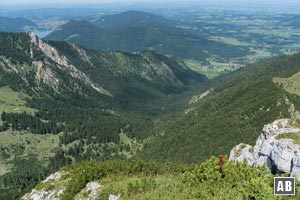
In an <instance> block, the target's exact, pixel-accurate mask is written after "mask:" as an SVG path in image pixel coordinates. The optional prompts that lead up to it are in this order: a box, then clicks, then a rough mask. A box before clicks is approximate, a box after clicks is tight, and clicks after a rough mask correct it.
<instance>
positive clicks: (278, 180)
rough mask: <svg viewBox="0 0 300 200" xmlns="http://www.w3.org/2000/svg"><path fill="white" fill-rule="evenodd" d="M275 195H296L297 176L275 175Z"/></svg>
mask: <svg viewBox="0 0 300 200" xmlns="http://www.w3.org/2000/svg"><path fill="white" fill-rule="evenodd" d="M274 195H295V177H274Z"/></svg>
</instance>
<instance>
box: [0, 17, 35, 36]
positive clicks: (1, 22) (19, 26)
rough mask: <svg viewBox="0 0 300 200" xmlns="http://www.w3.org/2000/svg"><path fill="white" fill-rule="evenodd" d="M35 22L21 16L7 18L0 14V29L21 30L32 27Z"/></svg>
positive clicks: (8, 30) (5, 30)
mask: <svg viewBox="0 0 300 200" xmlns="http://www.w3.org/2000/svg"><path fill="white" fill-rule="evenodd" d="M34 26H36V24H35V23H33V22H31V21H29V20H27V19H22V18H8V17H1V16H0V31H4V32H23V31H25V28H26V27H34Z"/></svg>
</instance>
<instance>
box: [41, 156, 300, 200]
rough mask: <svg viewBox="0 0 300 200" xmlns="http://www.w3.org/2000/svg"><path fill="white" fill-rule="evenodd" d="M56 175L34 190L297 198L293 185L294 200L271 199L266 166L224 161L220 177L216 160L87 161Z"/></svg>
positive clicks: (68, 194) (67, 194) (69, 195)
mask: <svg viewBox="0 0 300 200" xmlns="http://www.w3.org/2000/svg"><path fill="white" fill-rule="evenodd" d="M60 172H61V173H62V174H63V175H62V177H61V178H60V180H58V181H52V182H44V183H42V184H39V185H38V186H37V187H36V189H38V190H52V189H53V188H55V187H57V186H60V185H64V192H63V194H62V195H61V196H59V198H60V199H62V200H69V199H73V198H74V197H76V196H78V193H80V191H82V189H83V188H84V187H85V185H86V184H87V183H88V182H91V181H96V182H98V183H100V184H101V190H99V193H98V197H99V199H108V196H109V195H110V194H115V195H120V199H131V200H135V199H136V200H137V199H153V200H156V199H165V200H174V199H182V200H183V199H236V200H238V199H249V200H250V199H256V200H264V199H288V198H292V199H298V198H299V197H300V195H299V194H300V193H299V192H300V191H299V184H298V183H297V184H298V185H297V187H296V188H298V190H297V191H296V196H293V197H278V196H277V197H275V196H274V195H273V175H271V174H270V173H269V171H268V170H267V169H266V168H265V167H258V168H256V167H254V168H252V167H250V166H249V165H247V164H246V163H234V162H230V161H226V164H225V167H224V169H223V172H221V171H220V166H219V160H218V158H215V157H211V158H210V159H208V160H207V161H206V162H204V163H202V164H200V165H185V164H180V163H177V164H174V163H173V164H172V163H165V164H157V163H155V162H147V163H146V162H143V161H141V160H134V161H131V162H124V161H107V162H99V163H97V162H92V161H90V162H82V163H77V164H73V165H69V166H66V167H64V168H62V169H61V170H60ZM283 176H285V175H283ZM62 183H63V184H62ZM51 185H52V186H51ZM59 189H60V188H56V190H59ZM87 195H88V194H86V196H87ZM75 199H76V198H75Z"/></svg>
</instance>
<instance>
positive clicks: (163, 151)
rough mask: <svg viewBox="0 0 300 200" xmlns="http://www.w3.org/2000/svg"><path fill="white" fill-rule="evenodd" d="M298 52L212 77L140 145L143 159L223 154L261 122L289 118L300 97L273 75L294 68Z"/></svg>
mask: <svg viewBox="0 0 300 200" xmlns="http://www.w3.org/2000/svg"><path fill="white" fill-rule="evenodd" d="M299 65H300V54H296V55H292V56H280V57H275V58H272V59H269V60H266V61H264V62H260V63H257V64H254V65H251V66H248V67H246V68H245V69H241V70H238V71H236V72H233V73H231V74H229V75H226V76H223V77H220V78H217V79H215V80H214V81H213V82H212V83H210V84H208V85H207V88H206V89H205V90H202V91H201V92H199V93H200V94H199V95H198V96H194V97H193V98H191V100H190V102H189V104H188V106H187V109H186V110H185V111H184V112H182V113H181V114H178V115H176V116H174V117H173V118H170V119H165V120H166V123H165V124H167V125H166V126H165V127H164V128H162V129H161V130H160V132H159V131H158V132H157V136H156V138H155V139H153V140H152V141H150V142H149V144H148V145H145V146H144V150H143V156H144V158H145V159H157V160H166V159H168V160H172V161H184V162H201V161H203V160H204V159H205V158H207V157H208V156H210V155H219V154H228V153H229V151H230V150H231V148H232V147H233V146H235V145H237V144H239V143H240V142H241V141H243V142H245V143H248V144H254V143H255V140H256V138H257V136H258V135H259V133H260V131H261V129H262V127H263V125H264V124H268V123H270V122H273V121H274V120H275V119H281V118H291V116H293V114H291V113H292V112H295V109H296V110H299V108H300V97H299V96H297V95H295V94H291V93H288V92H287V91H285V90H284V89H282V88H281V86H280V85H279V84H276V83H274V82H273V81H272V80H273V77H281V78H289V77H291V76H292V75H294V74H296V73H297V72H299Z"/></svg>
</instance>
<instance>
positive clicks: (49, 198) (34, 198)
mask: <svg viewBox="0 0 300 200" xmlns="http://www.w3.org/2000/svg"><path fill="white" fill-rule="evenodd" d="M64 174H66V172H56V173H54V174H51V175H50V176H48V177H47V178H46V179H45V180H44V181H42V182H41V183H40V184H39V185H38V186H37V187H36V188H35V189H33V190H32V191H31V192H30V193H27V194H25V195H24V196H23V197H22V198H21V199H22V200H60V199H61V195H63V194H64V191H65V185H66V183H67V182H68V179H64V178H62V177H63V175H64ZM100 192H101V185H100V183H98V182H89V183H87V184H86V186H85V188H83V189H82V190H81V191H80V192H79V193H78V194H76V195H75V196H74V197H73V199H74V200H98V199H99V194H100Z"/></svg>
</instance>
